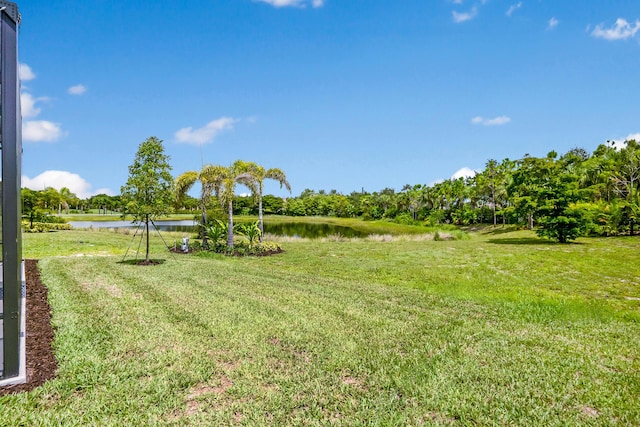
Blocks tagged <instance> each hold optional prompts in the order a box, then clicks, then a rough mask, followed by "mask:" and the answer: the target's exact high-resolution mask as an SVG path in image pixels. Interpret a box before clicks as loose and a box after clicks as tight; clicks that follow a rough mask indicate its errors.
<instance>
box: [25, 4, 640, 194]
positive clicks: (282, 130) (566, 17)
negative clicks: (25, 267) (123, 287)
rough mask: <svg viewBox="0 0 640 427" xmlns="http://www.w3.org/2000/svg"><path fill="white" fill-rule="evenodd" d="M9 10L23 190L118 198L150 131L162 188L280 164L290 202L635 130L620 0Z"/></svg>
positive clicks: (636, 65) (627, 23)
mask: <svg viewBox="0 0 640 427" xmlns="http://www.w3.org/2000/svg"><path fill="white" fill-rule="evenodd" d="M183 4H184V5H183ZM18 6H19V8H20V12H21V14H22V25H21V27H20V36H19V46H20V47H19V58H20V63H21V76H22V110H23V148H24V156H23V185H24V186H29V187H31V188H34V189H42V188H44V187H45V186H51V187H55V188H60V187H62V186H67V187H69V188H70V189H71V190H72V191H74V192H76V193H77V194H78V195H79V196H81V197H87V196H89V195H92V194H96V193H99V192H106V193H108V194H118V193H119V190H120V186H121V185H123V184H124V183H125V182H126V180H127V176H128V166H129V165H130V164H131V163H132V161H133V158H134V156H135V152H136V150H137V148H138V145H139V144H140V143H141V142H142V141H144V140H145V139H146V138H147V137H149V136H157V137H158V138H160V139H162V140H163V141H164V145H165V150H166V153H167V154H168V155H169V156H170V157H171V164H172V166H173V174H174V176H177V175H178V174H180V173H182V172H185V171H188V170H198V169H200V168H201V166H202V162H203V161H204V163H213V164H222V165H229V164H231V163H232V162H233V161H234V160H236V159H243V160H251V161H255V162H257V163H260V164H262V165H263V166H265V167H267V168H268V167H278V168H281V169H283V170H284V171H285V172H286V174H287V177H288V178H289V181H290V183H291V185H292V187H293V194H294V195H298V194H300V192H301V191H302V190H304V189H305V188H311V189H314V190H320V189H324V190H327V191H329V190H331V189H335V190H337V191H339V192H342V193H350V192H351V191H355V190H358V191H359V190H361V189H362V188H364V189H365V190H367V191H378V190H381V189H383V188H385V187H391V188H395V189H396V190H400V189H401V188H402V186H403V185H404V184H412V185H413V184H419V183H420V184H433V183H434V182H437V181H438V180H442V179H446V178H449V177H451V176H454V175H455V174H460V173H464V171H467V172H468V171H469V170H475V169H482V168H483V166H484V164H485V163H486V161H487V160H488V159H490V158H494V159H497V160H502V159H503V158H506V157H508V158H511V159H518V158H521V157H522V156H523V155H524V154H527V153H528V154H531V155H534V156H538V155H540V156H541V155H545V154H546V153H547V152H549V151H551V150H556V151H558V152H561V153H562V152H565V151H567V150H569V149H571V148H575V147H582V148H585V149H587V150H588V151H593V150H594V149H595V148H596V147H597V146H598V144H600V143H603V142H605V141H606V140H613V139H615V140H624V139H626V138H631V137H635V136H638V137H640V134H639V132H640V120H639V119H640V114H639V113H640V107H639V106H638V105H637V95H638V93H640V78H639V77H638V76H639V74H638V73H639V71H638V70H640V2H638V1H637V0H626V1H616V0H610V1H597V0H583V1H579V0H571V1H570V0H519V1H518V0H395V1H392V0H189V1H188V2H170V1H165V0H153V1H151V0H148V1H147V0H135V1H128V2H124V1H121V0H108V1H107V0H85V1H78V0H75V1H72V0H56V1H55V2H52V1H50V0H48V1H44V0H29V1H26V0H25V1H21V2H20V1H19V2H18ZM266 192H268V193H273V194H276V195H283V196H284V195H287V193H286V192H284V191H283V190H280V189H279V188H278V186H277V184H269V185H268V186H267V187H266Z"/></svg>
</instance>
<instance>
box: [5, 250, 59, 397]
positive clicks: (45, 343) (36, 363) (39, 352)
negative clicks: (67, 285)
mask: <svg viewBox="0 0 640 427" xmlns="http://www.w3.org/2000/svg"><path fill="white" fill-rule="evenodd" d="M24 270H25V279H26V283H27V319H26V328H27V330H26V334H27V341H26V350H27V355H26V356H27V366H26V368H27V382H26V383H25V384H17V385H12V386H7V387H0V396H3V395H5V394H11V393H20V392H23V391H29V390H32V389H34V388H36V387H39V386H41V385H42V384H44V383H45V382H47V381H48V380H50V379H52V378H54V377H55V373H56V369H57V367H58V363H57V362H56V359H55V357H54V355H53V348H52V344H53V327H52V326H51V307H49V302H48V301H47V288H45V287H44V285H43V284H42V282H41V281H40V271H39V270H38V261H37V260H35V259H27V260H25V261H24Z"/></svg>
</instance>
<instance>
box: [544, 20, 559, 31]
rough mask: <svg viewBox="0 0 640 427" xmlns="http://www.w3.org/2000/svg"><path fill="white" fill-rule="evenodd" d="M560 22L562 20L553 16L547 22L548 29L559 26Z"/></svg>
mask: <svg viewBox="0 0 640 427" xmlns="http://www.w3.org/2000/svg"><path fill="white" fill-rule="evenodd" d="M558 24H560V21H558V19H556V18H555V17H551V19H549V22H547V30H553V29H554V28H555V27H557V26H558Z"/></svg>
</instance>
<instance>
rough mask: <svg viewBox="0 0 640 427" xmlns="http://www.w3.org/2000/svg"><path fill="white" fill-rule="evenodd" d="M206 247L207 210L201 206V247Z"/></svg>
mask: <svg viewBox="0 0 640 427" xmlns="http://www.w3.org/2000/svg"><path fill="white" fill-rule="evenodd" d="M207 246H208V245H207V208H206V207H205V205H204V204H203V205H202V247H203V248H206V247H207Z"/></svg>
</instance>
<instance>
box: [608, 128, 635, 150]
mask: <svg viewBox="0 0 640 427" xmlns="http://www.w3.org/2000/svg"><path fill="white" fill-rule="evenodd" d="M632 139H633V140H634V141H637V142H640V132H638V133H630V134H629V135H627V137H626V138H619V139H612V140H611V141H607V142H610V143H611V146H612V147H613V148H615V149H616V150H621V149H623V148H624V147H626V146H627V145H626V144H625V142H627V141H631V140H632Z"/></svg>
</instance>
